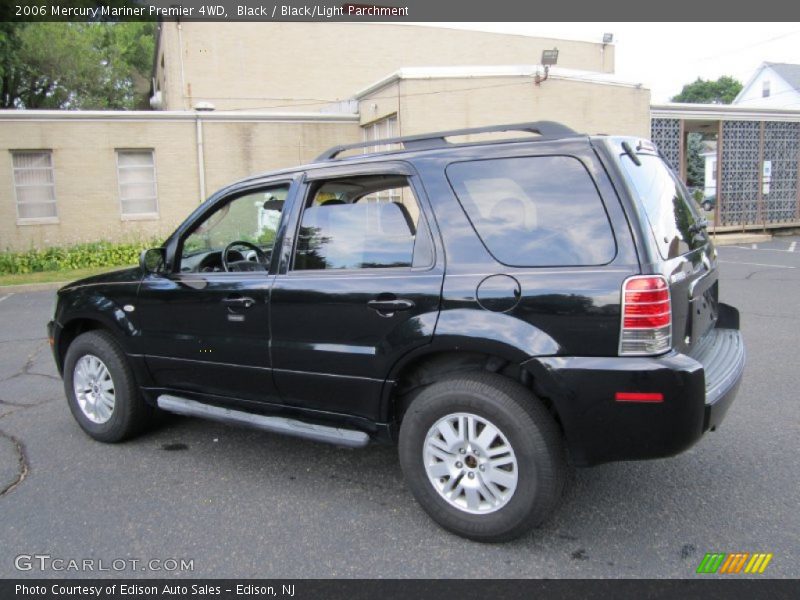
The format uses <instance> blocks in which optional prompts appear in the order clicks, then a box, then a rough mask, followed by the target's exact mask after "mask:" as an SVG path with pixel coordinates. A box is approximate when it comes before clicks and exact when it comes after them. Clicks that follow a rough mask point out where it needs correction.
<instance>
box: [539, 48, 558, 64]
mask: <svg viewBox="0 0 800 600" xmlns="http://www.w3.org/2000/svg"><path fill="white" fill-rule="evenodd" d="M557 62H558V48H553V49H552V50H542V65H544V66H546V67H549V66H550V65H554V64H556V63H557Z"/></svg>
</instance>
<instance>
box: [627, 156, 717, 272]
mask: <svg viewBox="0 0 800 600" xmlns="http://www.w3.org/2000/svg"><path fill="white" fill-rule="evenodd" d="M637 157H638V159H639V161H640V162H641V165H636V164H634V162H633V161H632V160H631V158H630V157H629V156H628V155H627V154H623V155H622V156H621V158H620V162H621V164H622V168H623V170H624V171H625V173H626V175H627V176H628V179H629V180H630V181H631V183H632V184H633V187H634V191H635V192H636V195H637V196H638V198H639V201H640V203H641V205H642V206H643V207H644V211H645V213H646V215H647V220H648V221H649V222H650V229H651V231H652V232H653V236H654V237H655V240H656V243H657V244H658V249H659V252H660V253H661V256H662V257H663V258H675V257H676V256H681V255H683V254H686V253H687V252H690V251H691V250H694V249H695V248H699V247H701V246H702V245H703V244H704V243H705V236H704V235H703V234H702V233H701V232H698V231H697V227H696V226H695V224H696V223H697V221H698V220H699V217H698V215H697V213H696V212H695V211H694V210H693V208H692V206H691V202H689V201H688V200H687V197H686V194H685V193H684V189H683V186H682V185H681V184H680V183H679V182H678V180H677V179H676V177H675V176H674V175H673V174H672V171H670V170H669V168H668V167H667V165H666V164H664V161H663V160H662V159H661V158H660V157H658V156H654V155H650V154H638V155H637Z"/></svg>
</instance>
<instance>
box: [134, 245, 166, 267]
mask: <svg viewBox="0 0 800 600" xmlns="http://www.w3.org/2000/svg"><path fill="white" fill-rule="evenodd" d="M166 256H167V254H166V251H165V250H164V248H150V249H148V250H142V253H141V254H140V255H139V266H140V267H141V268H142V271H144V272H145V273H163V272H164V265H165V264H166Z"/></svg>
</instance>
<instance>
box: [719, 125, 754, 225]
mask: <svg viewBox="0 0 800 600" xmlns="http://www.w3.org/2000/svg"><path fill="white" fill-rule="evenodd" d="M760 155H761V124H760V123H759V122H757V121H723V123H722V153H721V156H720V167H721V168H720V173H721V178H720V182H719V198H718V200H719V215H720V225H749V224H753V223H758V222H759V219H758V216H759V215H758V184H759V165H760Z"/></svg>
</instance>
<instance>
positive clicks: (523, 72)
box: [354, 65, 644, 99]
mask: <svg viewBox="0 0 800 600" xmlns="http://www.w3.org/2000/svg"><path fill="white" fill-rule="evenodd" d="M537 74H539V75H544V67H542V66H541V65H492V66H465V67H403V68H402V69H398V70H397V71H394V72H393V73H390V74H389V75H387V76H385V77H383V78H381V79H379V80H378V81H376V82H375V83H373V84H372V85H369V86H367V87H365V88H364V89H362V90H359V91H358V92H356V94H355V96H354V97H355V98H356V99H360V98H363V97H364V96H367V95H369V94H371V93H372V92H375V91H378V90H380V89H381V88H384V87H386V86H387V85H390V84H392V83H394V82H395V81H400V80H401V79H477V78H484V77H529V78H533V77H534V76H536V75H537ZM548 77H549V78H550V79H567V80H572V81H583V82H586V83H596V84H600V85H618V86H623V87H632V88H644V86H643V85H642V84H641V83H636V82H632V81H623V80H621V79H617V78H616V76H615V75H613V74H609V73H600V72H599V71H582V70H579V69H567V68H564V67H550V71H549V75H548Z"/></svg>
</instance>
